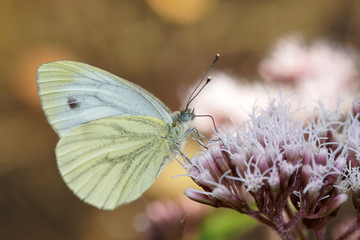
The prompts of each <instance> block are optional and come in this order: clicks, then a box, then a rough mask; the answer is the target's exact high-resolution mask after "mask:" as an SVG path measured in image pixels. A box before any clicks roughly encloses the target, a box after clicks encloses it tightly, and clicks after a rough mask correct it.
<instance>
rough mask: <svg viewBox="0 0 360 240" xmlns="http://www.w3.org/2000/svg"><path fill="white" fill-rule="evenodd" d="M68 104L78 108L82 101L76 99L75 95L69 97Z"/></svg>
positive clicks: (72, 107)
mask: <svg viewBox="0 0 360 240" xmlns="http://www.w3.org/2000/svg"><path fill="white" fill-rule="evenodd" d="M67 104H68V105H69V107H70V108H71V109H76V108H78V107H80V103H79V102H78V101H77V100H76V98H73V97H68V99H67Z"/></svg>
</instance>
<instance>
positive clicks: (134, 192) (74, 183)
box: [56, 116, 171, 209]
mask: <svg viewBox="0 0 360 240" xmlns="http://www.w3.org/2000/svg"><path fill="white" fill-rule="evenodd" d="M167 134H168V127H167V126H166V124H165V123H164V122H163V121H161V120H159V119H157V118H153V117H144V116H122V117H111V118H105V119H98V120H94V121H91V122H88V123H85V124H82V125H80V126H78V127H76V128H74V129H72V130H70V131H68V132H67V133H66V134H65V135H64V136H63V137H62V138H61V139H60V141H59V143H58V145H57V147H56V156H57V163H58V167H59V170H60V173H61V175H62V177H63V179H64V180H65V182H66V183H67V185H68V186H69V187H70V189H71V190H72V191H73V192H74V193H75V194H76V195H77V196H78V197H80V198H81V199H83V200H84V201H85V202H87V203H89V204H91V205H93V206H96V207H98V208H103V209H114V208H116V207H117V206H119V205H122V204H125V203H128V202H131V201H133V200H135V199H137V198H139V197H140V196H141V195H142V193H143V192H144V191H145V190H146V189H148V188H149V187H150V186H151V185H152V183H153V182H154V181H155V178H156V177H157V176H158V174H159V173H160V171H161V169H162V167H163V166H164V164H165V163H166V162H167V161H166V160H165V159H166V158H169V157H170V154H171V152H170V148H169V142H168V140H167V138H166V136H167Z"/></svg>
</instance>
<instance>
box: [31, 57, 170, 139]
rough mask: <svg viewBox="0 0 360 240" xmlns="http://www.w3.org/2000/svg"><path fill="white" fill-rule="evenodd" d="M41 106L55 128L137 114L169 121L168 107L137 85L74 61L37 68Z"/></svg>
mask: <svg viewBox="0 0 360 240" xmlns="http://www.w3.org/2000/svg"><path fill="white" fill-rule="evenodd" d="M37 81H38V88H39V96H40V100H41V103H42V107H43V109H44V111H45V114H46V115H47V118H48V120H49V122H50V124H51V125H52V126H53V128H54V130H55V131H56V132H57V133H58V134H59V135H60V136H62V135H63V134H65V133H66V132H67V131H69V130H70V129H72V128H74V127H76V126H78V125H80V124H83V123H86V122H89V121H92V120H96V119H100V118H106V117H112V116H123V115H139V116H150V117H155V118H158V119H160V120H163V121H164V122H165V123H170V122H172V119H171V116H170V115H171V112H170V110H169V109H168V108H167V107H166V106H165V105H164V104H163V103H162V102H161V101H160V100H158V99H157V98H156V97H154V96H153V95H152V94H151V93H149V92H147V91H146V90H144V89H142V88H141V87H139V86H138V85H136V84H133V83H131V82H129V81H126V80H124V79H122V78H119V77H117V76H115V75H113V74H111V73H108V72H106V71H104V70H101V69H99V68H96V67H93V66H90V65H88V64H84V63H79V62H74V61H57V62H50V63H45V64H43V65H41V66H40V67H39V69H38V71H37Z"/></svg>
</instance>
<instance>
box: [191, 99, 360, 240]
mask: <svg viewBox="0 0 360 240" xmlns="http://www.w3.org/2000/svg"><path fill="white" fill-rule="evenodd" d="M290 107H291V101H290V100H287V99H286V98H284V97H282V96H279V97H278V98H275V99H271V101H270V103H269V105H268V107H267V108H266V109H262V108H254V110H253V112H252V113H251V114H250V120H249V121H247V122H245V123H243V124H242V125H241V126H240V127H235V129H234V130H232V131H222V132H221V133H217V134H216V136H215V137H214V138H213V139H212V141H211V144H210V145H209V146H208V147H209V148H208V150H207V151H205V152H204V153H202V154H201V155H196V156H195V157H193V158H192V159H190V160H189V159H186V161H187V164H185V168H186V170H187V171H188V174H189V176H190V177H191V178H192V179H193V180H194V181H195V182H196V183H197V184H198V185H199V186H200V187H202V188H203V189H204V191H199V190H195V189H187V190H185V195H187V196H188V197H189V198H190V199H192V200H194V201H197V202H200V203H204V204H207V205H211V206H214V207H226V208H231V209H234V210H237V211H238V212H240V213H244V214H247V215H249V216H251V217H253V218H255V219H257V220H258V221H260V222H262V223H264V224H266V225H267V226H269V227H271V228H272V229H274V230H275V231H276V232H277V233H278V234H279V236H280V237H281V238H282V239H293V238H294V237H295V235H294V234H297V235H296V236H297V237H300V238H301V239H306V238H305V235H304V232H302V231H301V226H300V222H301V221H302V222H303V224H304V225H305V226H306V227H307V228H309V229H312V230H314V233H315V234H316V235H317V237H318V239H323V237H324V232H325V231H324V229H325V226H326V224H327V223H328V221H329V220H330V219H331V218H333V217H335V216H336V213H337V210H338V209H339V207H340V206H341V205H342V204H343V203H344V202H346V201H347V199H348V192H349V191H353V192H354V195H353V201H354V206H355V207H356V209H357V210H358V211H359V212H360V191H358V190H359V189H360V161H359V160H360V122H359V120H358V114H357V112H356V108H357V107H358V106H357V105H356V104H354V108H353V109H354V111H353V112H351V113H349V115H348V116H345V115H344V114H343V113H341V112H340V111H339V110H338V108H336V109H335V110H332V111H330V110H327V109H326V108H325V107H324V106H323V105H322V104H321V103H319V106H318V107H317V108H316V109H315V110H314V117H313V118H312V119H310V120H308V121H306V122H305V121H300V120H298V121H294V120H293V114H294V113H293V112H292V111H291V110H290V109H291V108H290ZM254 204H255V206H256V207H254ZM299 226H300V227H299ZM356 227H357V228H358V226H356ZM294 229H295V232H294V231H293V230H294ZM355 229H356V228H355ZM349 231H353V230H349ZM346 234H348V235H350V234H349V233H345V235H346Z"/></svg>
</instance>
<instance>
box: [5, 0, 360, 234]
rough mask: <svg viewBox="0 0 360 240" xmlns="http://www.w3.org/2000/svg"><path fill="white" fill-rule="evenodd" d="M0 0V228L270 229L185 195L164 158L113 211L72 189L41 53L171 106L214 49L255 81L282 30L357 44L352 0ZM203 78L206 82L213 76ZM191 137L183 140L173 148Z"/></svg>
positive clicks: (357, 7) (237, 74)
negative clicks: (43, 103) (42, 97)
mask: <svg viewBox="0 0 360 240" xmlns="http://www.w3.org/2000/svg"><path fill="white" fill-rule="evenodd" d="M0 3H1V4H0V5H1V7H0V66H1V67H0V69H1V70H0V239H86V240H87V239H89V240H92V239H104V240H108V239H109V240H110V239H146V238H148V239H150V238H151V237H153V239H160V238H161V237H162V238H163V239H181V237H180V236H181V235H182V234H180V233H179V232H181V231H183V230H184V235H183V237H182V239H240V237H239V236H243V237H244V238H249V237H250V236H255V234H260V235H256V236H262V237H263V238H265V237H266V238H271V236H270V235H269V233H268V232H267V231H266V230H265V229H263V228H262V227H260V226H257V225H256V224H255V223H254V222H252V221H251V220H249V219H248V218H243V217H239V215H238V214H234V213H232V212H229V211H225V210H213V209H209V208H204V207H202V206H200V205H199V204H197V203H191V202H190V201H187V200H185V199H184V197H183V194H182V192H183V190H184V189H185V188H186V187H193V186H194V185H193V183H191V181H189V180H188V179H187V178H186V177H176V178H172V176H174V175H179V174H182V173H183V172H182V171H181V167H180V166H179V164H177V163H176V162H175V161H173V162H172V163H171V164H170V166H169V167H167V168H166V169H165V171H164V172H163V174H162V175H161V176H160V178H159V179H158V180H157V181H156V183H155V185H154V186H153V187H152V188H151V189H150V190H149V191H148V192H146V194H145V195H144V196H143V197H142V198H140V199H139V200H137V201H135V202H133V203H131V204H128V205H125V206H122V207H119V208H118V209H116V210H115V211H102V210H98V209H95V208H93V207H91V206H88V205H87V204H85V203H83V202H81V201H80V200H78V199H77V198H76V197H75V196H74V195H73V194H72V192H71V191H70V190H69V189H68V188H67V187H66V185H65V184H64V182H63V181H62V179H61V177H60V175H59V173H58V170H57V167H56V160H55V156H54V148H55V146H56V143H57V141H58V137H57V135H56V134H55V133H54V132H53V130H52V129H51V127H50V126H49V124H48V123H47V120H46V118H45V116H44V114H43V112H42V110H41V107H40V103H39V99H38V96H37V87H36V69H37V67H38V66H39V65H40V64H41V63H44V62H48V61H53V60H61V59H62V60H64V59H70V60H77V61H81V62H86V63H88V64H91V65H94V66H97V67H99V68H102V69H105V70H107V71H109V72H111V73H114V74H116V75H118V76H121V77H123V78H125V79H128V80H131V81H133V82H135V83H137V84H139V85H140V86H142V87H143V88H145V89H147V90H149V91H150V92H152V93H154V95H156V96H157V97H158V98H160V99H161V100H162V101H163V102H164V103H165V104H166V105H168V106H169V107H170V108H171V109H172V110H177V109H179V108H180V107H181V106H182V105H183V103H184V101H183V99H186V96H188V89H189V86H191V85H192V84H194V83H196V82H197V81H198V80H199V79H200V77H201V76H202V74H203V73H204V72H205V70H206V69H207V68H208V66H209V64H210V62H211V60H212V59H213V57H214V56H215V54H216V53H220V54H221V59H220V61H219V62H218V63H217V64H216V66H215V67H214V71H222V72H227V73H228V74H231V76H232V78H234V79H246V82H247V84H260V85H261V84H262V76H265V75H264V74H263V75H261V71H259V66H260V64H261V62H262V60H263V59H264V58H266V57H267V56H269V52H271V49H272V47H273V46H274V44H275V43H276V42H277V41H278V39H279V38H282V37H283V36H286V35H288V34H293V33H296V34H301V35H302V36H303V38H304V39H305V41H309V42H311V41H314V40H316V39H326V40H329V41H331V42H332V43H335V44H337V45H340V46H346V47H348V46H350V47H351V49H352V50H353V52H356V51H358V50H357V49H360V2H359V1H356V0H346V1H329V0H317V1H313V0H302V1H286V0H272V1H269V0H267V1H264V0H251V1H250V0H239V1H236V0H221V1H220V0H146V1H132V0H121V1H120V0H103V1H97V0H86V1H85V0H78V1H63V0H36V1H20V0H1V1H0ZM354 59H355V58H354ZM356 74H357V72H356V71H355V73H354V74H353V75H354V76H355V80H356V81H357V80H358V78H356V77H358V76H357V75H356ZM213 79H214V80H213V82H212V83H211V84H213V85H216V84H218V83H219V81H220V79H218V80H217V79H216V78H213ZM353 80H354V79H353ZM356 81H355V86H357V85H356ZM219 84H220V83H219ZM279 85H281V82H280V83H279V84H278V85H277V86H279ZM275 88H276V87H275ZM325 88H326V86H325ZM245 90H246V91H247V92H245ZM353 90H354V89H353ZM355 90H357V89H356V88H355ZM218 91H221V90H220V89H218ZM256 93H257V92H251V91H249V90H248V89H247V88H244V89H243V90H241V89H240V90H239V91H238V92H237V94H238V95H239V96H240V95H241V96H251V97H254V98H256V97H257V95H256ZM203 94H204V95H206V94H207V93H206V90H205V91H204V92H203ZM209 95H210V94H209ZM309 97H311V95H310V96H309ZM220 100H221V97H220V99H219V98H213V99H212V100H208V102H207V103H209V101H220ZM233 101H235V100H233ZM210 103H211V102H210ZM237 104H238V105H241V104H242V103H241V102H237ZM203 113H204V114H205V113H206V112H203ZM222 117H223V118H228V117H231V116H222ZM197 148H198V147H197V145H196V144H189V145H187V147H186V149H185V152H190V154H193V153H194V152H195V151H196V150H197ZM154 236H155V237H154Z"/></svg>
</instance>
